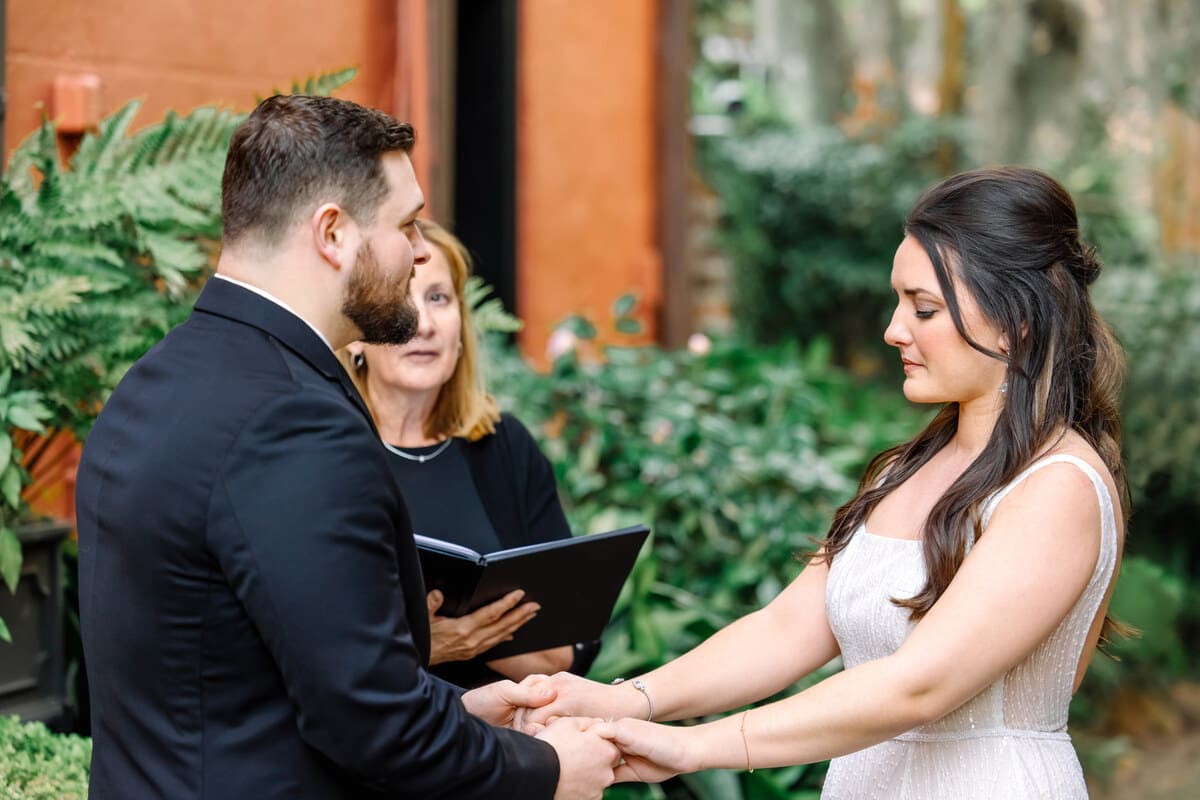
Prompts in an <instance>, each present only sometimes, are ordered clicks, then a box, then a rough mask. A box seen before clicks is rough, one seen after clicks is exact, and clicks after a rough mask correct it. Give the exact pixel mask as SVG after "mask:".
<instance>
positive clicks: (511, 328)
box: [463, 275, 525, 335]
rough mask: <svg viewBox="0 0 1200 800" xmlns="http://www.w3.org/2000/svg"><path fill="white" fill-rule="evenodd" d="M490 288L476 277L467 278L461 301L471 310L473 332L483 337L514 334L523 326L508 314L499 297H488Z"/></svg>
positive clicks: (518, 320)
mask: <svg viewBox="0 0 1200 800" xmlns="http://www.w3.org/2000/svg"><path fill="white" fill-rule="evenodd" d="M491 294H492V287H490V286H488V285H487V283H485V282H484V280H483V278H480V277H479V276H478V275H471V276H470V277H468V278H467V284H466V286H465V287H464V292H463V295H464V297H463V300H464V301H465V302H466V304H467V307H468V308H470V309H471V319H472V321H473V322H474V323H475V330H476V331H477V332H478V333H479V334H480V335H484V334H487V333H492V332H496V333H516V332H517V331H519V330H521V328H523V327H524V326H525V323H523V322H522V321H521V320H520V319H519V318H517V317H515V316H513V315H512V314H510V313H508V312H507V311H506V310H505V309H504V304H503V303H502V302H501V301H500V298H499V297H489V295H491Z"/></svg>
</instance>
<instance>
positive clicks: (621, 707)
mask: <svg viewBox="0 0 1200 800" xmlns="http://www.w3.org/2000/svg"><path fill="white" fill-rule="evenodd" d="M521 684H522V685H523V686H538V687H542V688H549V689H553V690H554V693H555V695H557V697H556V699H555V701H554V702H553V703H550V704H549V705H546V706H542V707H541V708H537V709H532V710H530V712H529V714H528V716H527V717H526V721H527V722H529V723H532V724H535V725H545V724H547V723H548V722H549V721H550V720H552V719H554V718H555V717H597V718H600V719H617V718H619V717H641V718H642V719H645V717H646V714H647V712H648V705H647V702H646V696H645V695H643V694H642V693H641V692H639V691H638V690H637V689H635V688H633V685H632V683H630V682H629V681H626V682H625V683H622V684H617V685H615V686H614V685H612V684H608V683H597V682H596V681H590V680H588V679H586V678H581V677H579V676H578V675H572V674H570V673H568V672H560V673H558V674H557V675H548V676H547V675H530V676H529V677H528V678H526V679H525V680H524V681H522V682H521ZM651 691H653V689H651Z"/></svg>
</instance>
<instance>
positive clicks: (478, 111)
mask: <svg viewBox="0 0 1200 800" xmlns="http://www.w3.org/2000/svg"><path fill="white" fill-rule="evenodd" d="M517 2H518V0H458V33H457V39H458V41H457V46H456V48H455V51H456V63H455V84H456V85H455V92H454V97H455V109H454V119H455V134H454V228H455V232H456V233H457V234H458V236H459V238H461V239H462V240H463V242H464V243H465V244H466V246H467V248H468V249H469V250H470V251H471V254H472V255H473V256H474V257H475V271H476V273H477V274H479V275H480V276H481V277H482V278H483V279H484V280H485V281H487V282H488V283H489V284H491V286H492V288H494V289H495V290H496V294H497V295H498V296H499V297H500V299H501V300H503V301H504V306H505V308H507V309H509V310H510V311H515V310H517V305H516V294H517V292H516V290H517V287H516V276H517V269H516V258H517V229H516V228H517V226H516V219H517V209H516V204H517V168H516V149H517V148H516V139H517V130H516V118H517Z"/></svg>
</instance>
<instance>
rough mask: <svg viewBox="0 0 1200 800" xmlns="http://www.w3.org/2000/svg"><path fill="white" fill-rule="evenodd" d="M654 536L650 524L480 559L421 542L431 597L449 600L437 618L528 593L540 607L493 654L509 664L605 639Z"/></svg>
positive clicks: (470, 552) (459, 549)
mask: <svg viewBox="0 0 1200 800" xmlns="http://www.w3.org/2000/svg"><path fill="white" fill-rule="evenodd" d="M649 533H650V529H649V528H647V527H646V526H645V525H634V526H632V527H629V528H621V529H620V530H615V531H608V532H607V533H594V534H592V535H590V536H576V537H573V538H571V539H559V540H556V541H553V542H543V543H541V544H531V545H526V546H524V547H513V548H510V549H508V550H497V551H496V552H494V553H486V554H485V553H477V552H475V551H474V550H472V549H471V548H469V547H463V546H462V545H457V544H454V543H453V542H447V541H443V540H441V539H433V538H430V537H428V536H420V535H417V536H416V537H414V538H415V539H416V541H417V551H418V552H419V553H420V556H421V570H422V572H424V573H425V590H426V591H431V590H433V589H439V590H440V591H441V592H442V594H443V595H445V601H444V602H443V603H442V607H441V609H440V610H439V611H438V613H439V614H442V615H444V616H448V617H459V616H462V615H463V614H469V613H470V612H472V611H474V610H475V609H477V608H479V607H480V606H484V605H487V604H488V603H490V602H492V601H493V600H498V599H500V598H501V597H503V596H504V595H506V594H508V593H509V592H511V591H513V590H515V589H524V590H525V597H524V599H523V600H522V602H527V601H533V602H537V603H540V604H541V606H542V608H541V610H540V611H539V612H538V613H537V616H535V617H534V618H533V619H531V620H530V621H529V622H527V623H525V625H523V626H522V627H521V628H520V629H519V630H518V631H517V632H516V634H514V636H513V640H512V641H510V642H503V643H501V644H499V645H497V646H496V647H493V648H492V649H491V650H489V651H488V652H487V654H486V655H487V657H488V658H503V657H505V656H515V655H518V654H520V653H528V652H531V651H533V650H545V649H546V648H548V647H558V646H559V645H564V644H574V643H575V642H587V641H591V640H593V639H599V638H600V634H601V633H602V632H603V631H604V626H605V625H607V624H608V620H609V618H610V617H611V616H612V610H613V605H615V604H616V602H617V595H618V594H620V592H621V586H622V585H624V583H625V579H626V578H627V577H629V572H630V570H632V569H633V564H634V562H635V561H636V560H637V555H638V551H639V550H641V548H642V543H643V542H645V541H646V537H647V536H648V535H649Z"/></svg>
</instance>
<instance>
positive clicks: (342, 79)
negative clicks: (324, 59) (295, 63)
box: [292, 67, 358, 96]
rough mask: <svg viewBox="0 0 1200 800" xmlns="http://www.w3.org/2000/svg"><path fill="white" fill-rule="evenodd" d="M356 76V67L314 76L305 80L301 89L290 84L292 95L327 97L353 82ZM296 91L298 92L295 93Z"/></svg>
mask: <svg viewBox="0 0 1200 800" xmlns="http://www.w3.org/2000/svg"><path fill="white" fill-rule="evenodd" d="M357 74H358V67H346V68H345V69H339V70H335V71H333V72H327V73H325V74H323V75H315V76H313V77H311V78H309V79H308V80H306V81H305V82H304V86H303V87H300V86H298V85H297V84H292V94H313V95H321V96H328V95H331V94H333V93H334V91H336V90H337V89H340V88H342V87H343V86H345V85H346V84H347V83H349V82H350V81H351V80H353V78H354V76H355V75H357ZM298 89H299V91H297V90H298Z"/></svg>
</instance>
